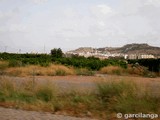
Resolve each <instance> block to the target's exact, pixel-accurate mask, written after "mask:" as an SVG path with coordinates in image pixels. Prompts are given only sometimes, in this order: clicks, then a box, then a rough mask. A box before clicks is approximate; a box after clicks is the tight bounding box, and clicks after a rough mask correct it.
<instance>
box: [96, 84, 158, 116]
mask: <svg viewBox="0 0 160 120" xmlns="http://www.w3.org/2000/svg"><path fill="white" fill-rule="evenodd" d="M150 93H151V91H148V90H147V88H143V87H140V86H138V85H137V84H135V83H133V82H131V81H129V82H126V81H125V82H124V81H121V82H107V83H105V82H104V83H100V84H98V96H99V98H100V100H101V101H102V102H103V104H104V105H106V106H107V107H108V108H109V109H110V111H111V112H115V113H139V112H141V113H150V112H153V113H155V112H157V111H159V110H160V109H159V107H160V102H159V99H160V96H159V97H154V96H152V94H150Z"/></svg>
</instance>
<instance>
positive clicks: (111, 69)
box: [100, 66, 124, 75]
mask: <svg viewBox="0 0 160 120" xmlns="http://www.w3.org/2000/svg"><path fill="white" fill-rule="evenodd" d="M123 72H124V69H123V68H121V67H119V66H107V67H103V68H102V69H101V70H100V73H102V74H116V75H121V74H122V73H123Z"/></svg>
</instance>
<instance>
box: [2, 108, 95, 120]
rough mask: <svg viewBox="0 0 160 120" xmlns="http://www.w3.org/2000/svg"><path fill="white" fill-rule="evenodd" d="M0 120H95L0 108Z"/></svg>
mask: <svg viewBox="0 0 160 120" xmlns="http://www.w3.org/2000/svg"><path fill="white" fill-rule="evenodd" d="M0 120H95V119H90V118H76V117H70V116H64V115H54V114H51V113H44V112H35V111H24V110H16V109H9V108H2V107H0Z"/></svg>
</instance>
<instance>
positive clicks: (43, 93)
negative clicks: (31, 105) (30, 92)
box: [35, 85, 56, 102]
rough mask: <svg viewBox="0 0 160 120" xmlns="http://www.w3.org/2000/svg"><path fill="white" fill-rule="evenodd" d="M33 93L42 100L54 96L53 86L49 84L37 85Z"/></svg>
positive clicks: (47, 99)
mask: <svg viewBox="0 0 160 120" xmlns="http://www.w3.org/2000/svg"><path fill="white" fill-rule="evenodd" d="M35 94H36V97H37V98H38V99H40V100H43V101H45V102H48V101H51V100H53V99H54V97H55V96H56V93H55V90H54V87H53V86H51V85H49V86H47V85H43V86H39V87H38V89H37V90H36V93H35Z"/></svg>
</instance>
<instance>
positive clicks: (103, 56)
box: [66, 51, 156, 59]
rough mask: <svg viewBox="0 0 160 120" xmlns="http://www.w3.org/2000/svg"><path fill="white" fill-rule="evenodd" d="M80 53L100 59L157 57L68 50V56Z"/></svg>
mask: <svg viewBox="0 0 160 120" xmlns="http://www.w3.org/2000/svg"><path fill="white" fill-rule="evenodd" d="M71 55H78V56H84V57H96V58H100V59H109V58H124V59H154V58H156V57H155V56H154V55H151V54H122V53H109V52H108V53H102V52H101V51H96V52H85V51H84V52H72V51H70V52H66V56H68V57H69V56H71Z"/></svg>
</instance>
